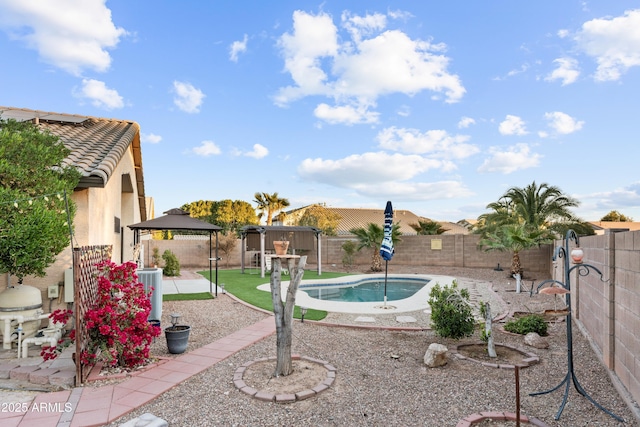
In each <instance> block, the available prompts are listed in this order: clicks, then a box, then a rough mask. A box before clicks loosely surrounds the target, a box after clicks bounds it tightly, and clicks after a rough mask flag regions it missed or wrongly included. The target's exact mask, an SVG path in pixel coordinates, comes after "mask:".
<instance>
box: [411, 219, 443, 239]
mask: <svg viewBox="0 0 640 427" xmlns="http://www.w3.org/2000/svg"><path fill="white" fill-rule="evenodd" d="M409 226H410V227H411V228H413V229H414V230H416V232H417V233H418V235H419V236H429V235H436V234H442V233H444V232H445V231H447V229H446V228H442V226H441V225H440V223H438V222H435V221H431V220H426V221H420V220H418V223H417V224H409Z"/></svg>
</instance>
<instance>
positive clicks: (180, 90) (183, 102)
mask: <svg viewBox="0 0 640 427" xmlns="http://www.w3.org/2000/svg"><path fill="white" fill-rule="evenodd" d="M173 92H174V93H175V95H176V96H175V97H174V98H173V103H174V104H175V105H176V106H177V107H178V108H179V109H180V110H182V111H184V112H185V113H198V112H200V107H201V106H202V101H203V99H204V98H205V97H206V95H205V94H204V93H202V91H201V90H200V89H196V88H195V87H193V85H192V84H191V83H186V82H179V81H174V82H173Z"/></svg>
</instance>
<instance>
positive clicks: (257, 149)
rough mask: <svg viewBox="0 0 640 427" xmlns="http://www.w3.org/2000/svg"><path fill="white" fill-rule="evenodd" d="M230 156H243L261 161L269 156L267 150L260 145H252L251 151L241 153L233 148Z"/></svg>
mask: <svg viewBox="0 0 640 427" xmlns="http://www.w3.org/2000/svg"><path fill="white" fill-rule="evenodd" d="M231 154H232V155H234V156H245V157H253V158H254V159H262V158H263V157H266V156H267V155H269V149H268V148H267V147H265V146H264V145H262V144H253V149H252V150H251V151H242V150H240V149H237V148H234V149H233V150H232V151H231Z"/></svg>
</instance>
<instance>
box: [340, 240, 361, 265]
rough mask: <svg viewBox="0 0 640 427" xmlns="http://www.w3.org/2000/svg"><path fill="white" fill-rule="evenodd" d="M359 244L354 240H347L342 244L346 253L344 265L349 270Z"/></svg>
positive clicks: (343, 260) (343, 257)
mask: <svg viewBox="0 0 640 427" xmlns="http://www.w3.org/2000/svg"><path fill="white" fill-rule="evenodd" d="M357 248H358V245H357V244H356V242H355V241H354V240H347V241H346V242H344V243H343V244H342V250H343V251H344V255H343V256H342V266H343V267H344V268H346V269H347V271H349V270H350V269H351V267H352V266H353V258H354V256H355V253H356V251H357Z"/></svg>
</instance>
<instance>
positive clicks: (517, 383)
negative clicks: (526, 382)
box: [513, 365, 520, 427]
mask: <svg viewBox="0 0 640 427" xmlns="http://www.w3.org/2000/svg"><path fill="white" fill-rule="evenodd" d="M513 368H514V369H513V370H514V371H515V373H516V427H520V366H518V365H516V366H514V367H513Z"/></svg>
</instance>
